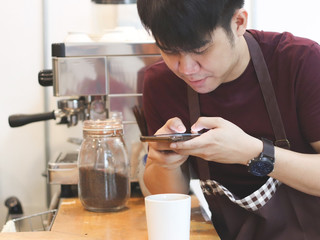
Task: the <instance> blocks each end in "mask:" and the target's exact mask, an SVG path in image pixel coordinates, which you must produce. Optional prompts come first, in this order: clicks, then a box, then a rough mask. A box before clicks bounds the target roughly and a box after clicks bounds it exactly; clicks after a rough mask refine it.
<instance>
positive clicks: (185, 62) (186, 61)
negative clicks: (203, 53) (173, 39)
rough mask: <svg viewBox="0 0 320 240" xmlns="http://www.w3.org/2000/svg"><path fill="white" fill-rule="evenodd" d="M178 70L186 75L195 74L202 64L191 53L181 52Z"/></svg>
mask: <svg viewBox="0 0 320 240" xmlns="http://www.w3.org/2000/svg"><path fill="white" fill-rule="evenodd" d="M178 64H179V66H178V70H179V72H180V73H182V74H184V75H191V74H195V73H197V72H198V71H199V69H200V66H199V63H198V62H197V61H195V60H194V59H193V58H192V56H191V55H190V54H180V56H179V63H178Z"/></svg>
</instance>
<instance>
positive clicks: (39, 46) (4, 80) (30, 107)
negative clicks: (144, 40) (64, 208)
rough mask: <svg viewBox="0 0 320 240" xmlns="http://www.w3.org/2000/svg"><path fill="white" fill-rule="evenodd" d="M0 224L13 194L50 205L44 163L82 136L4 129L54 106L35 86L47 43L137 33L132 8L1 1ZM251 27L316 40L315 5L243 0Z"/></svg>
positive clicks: (73, 0) (31, 208) (36, 205)
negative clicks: (123, 30)
mask: <svg viewBox="0 0 320 240" xmlns="http://www.w3.org/2000/svg"><path fill="white" fill-rule="evenodd" d="M0 5H1V7H0V29H1V35H0V36H1V39H0V42H1V45H0V48H1V56H2V58H1V59H0V74H1V81H0V82H1V88H0V98H1V101H0V109H1V112H0V129H1V134H0V226H2V225H3V224H4V221H5V217H6V215H7V211H8V209H7V208H6V207H5V205H4V201H5V200H6V199H7V198H8V197H10V196H16V197H18V198H19V199H20V200H21V202H22V204H23V208H24V210H26V212H28V213H36V212H40V211H44V210H46V209H47V208H48V203H49V201H50V193H49V190H48V185H47V179H46V177H44V176H43V175H44V174H45V173H46V169H47V162H48V161H50V158H52V156H54V154H55V153H57V152H59V151H61V150H66V151H69V150H73V149H74V148H75V147H76V146H75V145H74V144H71V143H69V142H67V141H66V140H67V138H69V137H75V138H81V136H82V130H81V125H80V124H78V125H77V126H75V127H70V128H67V127H66V126H64V125H62V126H61V125H56V122H55V121H52V120H51V121H46V122H43V121H42V122H37V123H32V124H28V125H26V126H23V127H19V128H10V126H9V124H8V117H9V116H10V115H12V114H16V113H26V114H30V113H42V112H49V111H52V110H53V109H56V104H57V103H56V102H57V100H56V99H55V97H53V89H52V87H49V88H44V87H41V86H40V85H39V83H38V77H37V75H38V72H39V71H40V70H42V69H51V68H52V63H51V44H52V43H59V42H63V41H64V40H65V39H66V37H67V36H68V34H70V33H71V32H85V33H94V34H95V33H97V34H100V33H101V32H103V31H105V30H107V29H112V28H115V27H122V26H123V27H128V26H130V27H134V28H136V29H140V30H143V28H142V26H141V24H140V21H139V18H138V14H137V10H136V5H135V4H126V5H118V4H117V5H110V4H109V5H103V6H102V5H99V6H97V4H95V3H93V2H92V1H91V0H28V1H24V0H16V1H2V3H1V4H0ZM245 8H246V9H247V10H248V12H249V28H255V29H259V30H265V31H278V32H283V31H289V32H292V33H293V34H295V35H298V36H303V37H307V38H311V39H313V40H315V41H317V42H320V32H319V31H317V30H316V28H315V27H314V26H317V23H319V22H320V16H319V14H318V9H319V8H320V2H319V1H318V0H305V1H302V2H301V1H298V0H281V1H276V0H269V1H262V0H247V1H246V6H245Z"/></svg>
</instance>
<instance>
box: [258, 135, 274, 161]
mask: <svg viewBox="0 0 320 240" xmlns="http://www.w3.org/2000/svg"><path fill="white" fill-rule="evenodd" d="M261 140H262V142H263V150H262V153H263V155H266V156H268V157H269V158H270V160H271V161H272V162H274V145H273V142H272V141H270V140H269V139H266V138H261Z"/></svg>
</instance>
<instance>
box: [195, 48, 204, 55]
mask: <svg viewBox="0 0 320 240" xmlns="http://www.w3.org/2000/svg"><path fill="white" fill-rule="evenodd" d="M207 50H208V48H200V49H195V50H194V51H193V53H195V54H199V55H200V54H204V53H206V52H207Z"/></svg>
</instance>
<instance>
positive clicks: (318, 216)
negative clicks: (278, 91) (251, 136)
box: [188, 32, 320, 240]
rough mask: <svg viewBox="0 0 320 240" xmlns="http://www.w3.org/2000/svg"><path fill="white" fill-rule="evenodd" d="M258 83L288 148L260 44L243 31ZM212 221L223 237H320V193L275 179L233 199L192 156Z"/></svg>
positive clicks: (193, 115) (279, 142)
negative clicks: (239, 197)
mask: <svg viewBox="0 0 320 240" xmlns="http://www.w3.org/2000/svg"><path fill="white" fill-rule="evenodd" d="M244 37H245V39H246V41H247V44H248V47H249V51H250V55H251V58H252V61H253V65H254V68H255V71H256V74H257V77H258V80H259V83H260V87H261V90H262V93H263V97H264V100H265V104H266V106H267V110H268V114H269V118H270V121H271V123H272V127H273V131H274V134H275V138H276V141H275V145H276V146H279V147H283V148H289V147H290V145H289V142H288V140H287V138H286V135H285V131H284V127H283V123H282V119H281V116H280V111H279V108H278V104H277V102H276V98H275V94H274V90H273V87H272V82H271V79H270V75H269V71H268V69H267V66H266V63H265V60H264V57H263V55H262V52H261V49H260V47H259V44H258V43H257V41H256V40H255V39H254V37H253V36H252V35H251V34H250V33H248V32H246V33H245V35H244ZM188 99H189V109H190V121H191V123H194V122H195V121H196V120H197V119H198V118H199V117H200V109H199V98H198V94H197V93H196V92H195V91H193V90H192V89H191V88H190V87H188ZM196 174H197V175H198V177H199V179H200V184H201V188H202V191H203V193H204V196H205V198H206V200H207V202H208V205H209V208H210V211H211V213H212V218H211V220H212V223H213V224H214V226H215V228H216V230H217V232H218V234H219V236H220V238H221V239H222V240H316V239H320V198H319V197H315V196H311V195H308V194H305V193H302V192H299V191H297V190H295V189H293V188H291V187H289V186H287V185H285V184H282V183H281V182H279V181H278V180H276V179H273V178H271V177H270V178H269V179H268V180H267V181H266V183H265V184H264V185H263V186H261V187H260V188H259V189H258V190H257V191H255V192H254V193H252V194H250V195H249V196H247V197H245V198H243V199H238V198H237V197H236V196H234V195H233V194H232V193H231V192H230V191H229V190H228V189H227V188H225V187H224V186H222V185H221V184H219V183H218V182H216V181H214V180H211V179H212V178H211V176H210V171H209V164H208V162H207V161H204V160H202V159H199V158H197V173H196Z"/></svg>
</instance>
